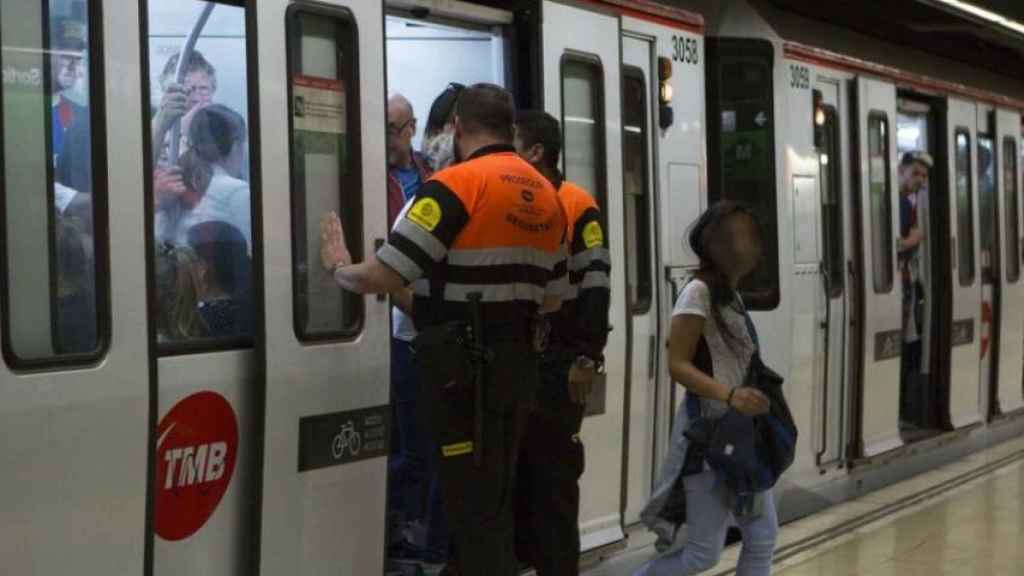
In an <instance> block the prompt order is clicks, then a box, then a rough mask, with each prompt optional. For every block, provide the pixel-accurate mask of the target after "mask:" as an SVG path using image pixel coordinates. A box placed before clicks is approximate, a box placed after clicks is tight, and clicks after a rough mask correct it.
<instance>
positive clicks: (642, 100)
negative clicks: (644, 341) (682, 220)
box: [622, 68, 653, 314]
mask: <svg viewBox="0 0 1024 576" xmlns="http://www.w3.org/2000/svg"><path fill="white" fill-rule="evenodd" d="M622 82H623V97H624V101H623V106H622V110H623V115H624V118H623V120H624V122H623V126H622V163H623V179H624V182H623V192H624V203H625V228H626V283H627V286H628V287H629V306H630V309H631V310H632V311H633V313H634V314H644V313H646V312H647V311H648V310H650V308H651V296H652V291H653V284H652V281H651V229H650V218H651V216H650V212H651V193H650V182H649V178H648V174H647V171H648V166H649V161H648V139H649V135H648V130H647V106H648V103H649V102H648V100H647V83H646V79H645V78H644V73H643V71H641V70H640V69H638V68H627V69H626V70H625V73H624V74H623V78H622Z"/></svg>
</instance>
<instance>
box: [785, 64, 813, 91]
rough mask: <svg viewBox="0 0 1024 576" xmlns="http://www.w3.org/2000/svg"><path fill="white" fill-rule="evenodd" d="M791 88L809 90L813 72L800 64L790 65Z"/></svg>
mask: <svg viewBox="0 0 1024 576" xmlns="http://www.w3.org/2000/svg"><path fill="white" fill-rule="evenodd" d="M789 87H790V88H796V89H798V90H807V89H809V88H810V87H811V71H810V70H808V69H807V67H806V66H800V65H799V64H790V65H789Z"/></svg>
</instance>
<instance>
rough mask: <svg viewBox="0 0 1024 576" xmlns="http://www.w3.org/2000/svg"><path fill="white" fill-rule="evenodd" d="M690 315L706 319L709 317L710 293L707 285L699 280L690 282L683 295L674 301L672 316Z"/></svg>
mask: <svg viewBox="0 0 1024 576" xmlns="http://www.w3.org/2000/svg"><path fill="white" fill-rule="evenodd" d="M683 314H690V315H693V316H700V317H701V318H707V317H708V316H710V315H711V291H710V290H708V285H707V284H705V283H704V282H702V281H700V280H691V281H690V282H689V283H688V284H687V285H686V287H684V288H683V293H682V294H680V295H679V298H678V299H677V300H676V306H675V308H674V309H673V310H672V316H682V315H683Z"/></svg>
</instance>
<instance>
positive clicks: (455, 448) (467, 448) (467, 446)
mask: <svg viewBox="0 0 1024 576" xmlns="http://www.w3.org/2000/svg"><path fill="white" fill-rule="evenodd" d="M441 453H442V454H444V457H445V458H454V457H455V456H465V455H466V454H472V453H473V443H472V442H459V443H457V444H448V445H447V446H442V447H441Z"/></svg>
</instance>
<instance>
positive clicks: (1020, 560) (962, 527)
mask: <svg viewBox="0 0 1024 576" xmlns="http://www.w3.org/2000/svg"><path fill="white" fill-rule="evenodd" d="M857 532H858V533H855V535H854V538H852V539H850V540H849V541H848V542H845V543H842V544H839V545H838V546H834V547H832V548H831V549H828V550H825V551H822V552H820V553H819V554H818V555H816V556H814V557H812V558H810V559H808V560H798V561H797V562H793V563H789V564H794V565H792V566H791V567H789V568H785V567H781V568H778V569H776V571H775V574H778V575H779V576H854V575H856V576H919V575H920V576H939V575H950V576H952V575H957V576H962V575H979V576H980V575H986V576H987V575H992V576H1020V575H1021V574H1024V463H1018V464H1015V465H1012V466H1009V467H1007V468H1005V469H1002V470H999V471H997V472H995V473H993V475H992V476H991V477H989V478H986V479H985V480H984V481H983V482H982V483H980V484H978V485H975V486H971V487H970V488H968V489H967V490H965V491H963V492H961V493H958V494H955V495H953V496H951V497H948V498H943V499H940V500H937V501H933V502H931V503H930V504H929V505H928V506H927V507H925V508H923V509H921V510H918V511H916V512H913V513H911V514H908V515H906V516H903V517H901V518H896V519H895V520H892V521H891V522H889V523H888V524H885V525H882V526H872V527H867V529H863V530H859V531H857ZM812 554H813V551H812Z"/></svg>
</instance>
